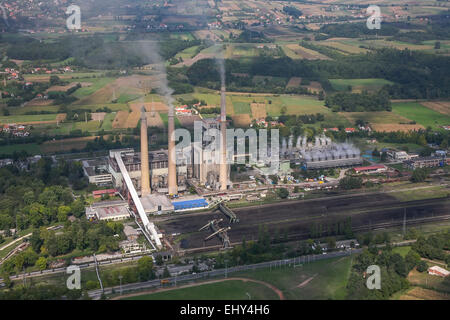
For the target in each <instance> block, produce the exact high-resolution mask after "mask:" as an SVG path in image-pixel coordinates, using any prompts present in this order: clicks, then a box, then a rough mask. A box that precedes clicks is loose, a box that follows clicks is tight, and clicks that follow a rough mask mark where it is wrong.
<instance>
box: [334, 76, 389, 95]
mask: <svg viewBox="0 0 450 320" xmlns="http://www.w3.org/2000/svg"><path fill="white" fill-rule="evenodd" d="M330 83H331V85H332V87H333V89H334V90H337V91H347V90H348V87H349V86H351V88H352V92H354V93H360V92H361V91H363V90H367V91H377V90H379V89H381V88H382V87H383V86H384V85H392V84H393V82H391V81H388V80H385V79H376V78H373V79H330Z"/></svg>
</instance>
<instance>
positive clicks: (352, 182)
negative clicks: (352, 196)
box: [339, 176, 363, 190]
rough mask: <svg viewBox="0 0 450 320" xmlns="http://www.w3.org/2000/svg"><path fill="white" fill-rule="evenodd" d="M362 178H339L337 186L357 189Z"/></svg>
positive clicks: (360, 184)
mask: <svg viewBox="0 0 450 320" xmlns="http://www.w3.org/2000/svg"><path fill="white" fill-rule="evenodd" d="M362 183H363V181H362V178H361V177H351V176H348V177H345V178H342V179H341V180H339V187H341V188H342V189H345V190H350V189H359V188H361V187H362Z"/></svg>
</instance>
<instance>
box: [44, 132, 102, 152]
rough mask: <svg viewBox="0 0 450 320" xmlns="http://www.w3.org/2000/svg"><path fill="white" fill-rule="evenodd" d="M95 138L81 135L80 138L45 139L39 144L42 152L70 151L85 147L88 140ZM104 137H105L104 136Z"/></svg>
mask: <svg viewBox="0 0 450 320" xmlns="http://www.w3.org/2000/svg"><path fill="white" fill-rule="evenodd" d="M95 138H97V137H96V136H92V137H81V138H70V139H63V140H55V141H46V142H44V143H43V144H42V145H41V150H42V152H44V153H53V152H58V151H71V150H72V149H76V150H81V149H84V148H86V145H87V143H88V142H89V141H92V140H94V139H95ZM104 138H105V139H106V137H104Z"/></svg>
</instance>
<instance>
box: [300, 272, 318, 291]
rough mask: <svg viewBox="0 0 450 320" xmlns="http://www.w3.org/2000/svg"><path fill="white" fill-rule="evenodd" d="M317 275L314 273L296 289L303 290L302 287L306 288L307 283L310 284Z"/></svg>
mask: <svg viewBox="0 0 450 320" xmlns="http://www.w3.org/2000/svg"><path fill="white" fill-rule="evenodd" d="M317 275H318V273H316V274H315V275H313V276H312V277H310V278H308V279H306V280H305V281H303V282H302V283H300V284H299V285H298V286H297V288H303V287H304V286H306V285H307V284H308V283H310V282H311V281H312V280H313V279H314V278H315V277H316V276H317Z"/></svg>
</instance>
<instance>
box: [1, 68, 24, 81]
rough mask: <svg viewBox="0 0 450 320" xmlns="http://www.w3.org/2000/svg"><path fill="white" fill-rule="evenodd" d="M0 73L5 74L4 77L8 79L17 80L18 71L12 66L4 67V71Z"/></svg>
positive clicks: (18, 77) (18, 76)
mask: <svg viewBox="0 0 450 320" xmlns="http://www.w3.org/2000/svg"><path fill="white" fill-rule="evenodd" d="M2 74H4V75H6V79H8V80H19V79H20V72H19V70H16V69H14V68H5V71H4V72H2Z"/></svg>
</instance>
